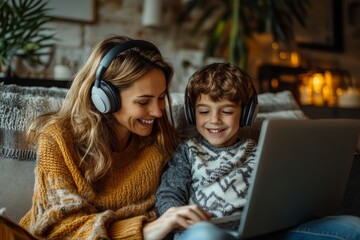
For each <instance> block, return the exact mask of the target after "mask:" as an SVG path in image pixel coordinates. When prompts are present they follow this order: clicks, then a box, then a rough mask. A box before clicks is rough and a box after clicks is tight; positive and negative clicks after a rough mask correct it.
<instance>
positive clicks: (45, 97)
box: [0, 83, 360, 222]
mask: <svg viewBox="0 0 360 240" xmlns="http://www.w3.org/2000/svg"><path fill="white" fill-rule="evenodd" d="M66 93H67V89H66V88H58V87H39V86H18V85H14V84H9V85H5V84H1V83H0V214H1V213H3V214H4V215H5V216H7V217H8V218H10V219H11V220H13V221H15V222H18V221H19V220H20V218H21V217H22V216H23V215H24V214H25V213H26V212H27V211H28V210H29V208H30V206H31V200H32V193H33V187H34V167H35V165H36V152H35V149H33V147H32V146H30V145H29V144H27V142H26V138H25V132H26V129H27V127H28V126H29V124H30V123H31V120H32V119H34V118H35V117H36V116H38V115H40V114H43V113H46V112H49V111H55V110H57V109H59V108H60V107H61V104H62V102H63V100H64V98H65V96H66ZM258 102H259V112H258V114H257V117H256V120H255V123H254V124H253V125H252V126H250V127H244V128H242V129H241V130H240V131H239V135H241V136H244V137H249V138H253V139H254V140H256V141H257V140H258V137H259V133H260V130H261V124H262V121H263V120H264V119H283V118H287V119H305V118H307V116H306V115H305V114H304V113H303V111H301V109H300V107H299V105H298V104H297V102H296V101H295V99H294V97H293V95H292V94H291V92H289V91H282V92H279V93H262V94H259V95H258ZM183 104H184V95H183V94H182V93H171V105H172V108H173V117H174V125H175V127H176V128H177V130H178V131H179V133H180V134H182V135H185V136H188V137H190V136H194V134H196V130H195V127H194V126H191V125H188V124H187V122H186V119H185V115H184V107H183ZM339 214H351V215H357V216H360V157H359V154H355V155H354V163H353V167H352V171H351V175H350V177H349V181H348V187H347V189H346V192H345V194H344V199H343V204H342V206H341V209H339Z"/></svg>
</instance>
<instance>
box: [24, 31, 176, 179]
mask: <svg viewBox="0 0 360 240" xmlns="http://www.w3.org/2000/svg"><path fill="white" fill-rule="evenodd" d="M130 40H132V39H130V38H128V37H125V36H114V35H112V36H109V37H108V38H106V39H105V40H103V41H102V42H100V43H99V44H98V45H97V46H95V48H94V50H93V52H92V54H91V55H90V57H89V59H88V60H87V62H86V63H85V65H84V66H83V67H82V68H81V69H80V70H79V71H78V73H77V74H76V75H75V77H74V80H73V82H72V85H71V87H70V89H69V91H68V93H67V96H66V98H65V100H64V103H63V105H62V107H61V109H60V110H59V111H58V112H55V113H49V114H45V115H43V116H41V117H39V118H37V119H36V120H35V121H34V122H33V123H32V125H31V127H30V129H29V131H28V138H29V140H30V141H31V142H32V143H33V144H35V145H36V143H37V142H38V139H39V135H40V134H41V133H42V132H43V131H44V130H45V128H47V127H48V126H49V125H52V124H59V125H60V126H66V127H64V128H63V131H70V132H71V134H72V135H73V136H74V138H75V139H74V141H75V146H74V147H75V148H76V153H77V155H78V157H79V159H80V160H81V166H82V169H83V171H84V175H85V177H86V179H87V181H88V182H90V183H92V184H93V183H96V182H97V180H99V179H100V178H101V177H103V176H104V175H105V174H106V173H107V172H108V170H109V169H110V167H111V164H112V161H113V159H112V151H116V149H118V146H119V145H120V146H125V145H126V144H128V143H121V142H119V140H118V138H117V137H116V135H115V134H114V131H113V127H112V122H115V121H116V120H115V118H114V117H113V115H112V114H111V113H109V114H102V113H100V112H99V111H98V110H97V109H96V108H95V106H94V104H93V103H92V100H91V89H92V86H93V84H94V81H95V77H96V70H97V68H98V66H99V63H100V61H101V59H102V58H103V57H104V55H105V54H106V53H107V52H108V51H109V50H110V49H111V48H112V47H114V46H115V45H118V44H121V43H123V42H126V41H130ZM153 68H159V69H161V70H162V71H163V72H164V73H165V77H166V85H167V94H166V95H167V102H168V105H169V106H168V109H169V110H170V111H169V113H170V116H168V115H167V112H166V111H165V110H164V111H163V117H161V118H159V119H157V120H156V121H155V124H154V127H153V130H152V133H151V134H150V135H149V136H147V137H140V136H138V135H136V134H134V133H131V136H130V139H131V141H132V143H135V144H136V146H138V148H139V151H140V150H141V148H143V147H145V146H148V145H149V144H153V143H154V142H155V144H156V145H157V146H158V148H159V149H160V152H161V154H162V155H163V157H164V159H165V160H168V159H169V158H170V157H171V156H172V154H173V153H174V151H175V149H176V147H177V145H178V143H179V138H178V135H177V134H176V131H175V129H174V127H173V126H174V124H173V118H172V114H171V105H170V103H171V102H170V96H169V85H170V81H171V79H172V77H173V68H172V66H171V65H170V63H168V62H167V61H165V60H164V59H163V57H162V55H161V53H160V52H159V51H157V50H156V49H149V48H142V47H141V46H139V47H134V48H131V49H129V50H126V51H124V52H122V53H120V54H119V55H118V56H117V57H116V58H115V59H114V60H113V61H112V63H111V64H110V66H109V67H108V69H107V70H106V71H105V73H104V74H103V79H106V81H108V82H110V83H111V84H113V85H114V86H115V87H116V88H118V89H119V92H120V93H121V91H122V90H123V89H126V88H129V87H130V86H131V85H132V84H133V83H134V82H135V81H136V80H137V79H139V78H141V77H142V76H143V75H145V74H146V73H147V72H149V71H150V70H151V69H153ZM68 126H69V127H68Z"/></svg>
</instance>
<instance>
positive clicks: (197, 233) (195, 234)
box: [180, 215, 360, 240]
mask: <svg viewBox="0 0 360 240" xmlns="http://www.w3.org/2000/svg"><path fill="white" fill-rule="evenodd" d="M224 239H226V240H235V239H238V238H237V237H236V236H234V235H233V234H231V233H230V232H227V231H226V230H224V229H222V228H219V227H217V226H215V225H214V224H212V223H208V222H200V223H196V224H194V225H193V226H192V227H190V228H188V229H187V230H186V231H184V233H183V234H182V235H181V236H180V240H224ZM254 239H257V240H260V239H261V240H265V239H287V240H288V239H290V240H313V239H317V240H319V239H321V240H325V239H327V240H332V239H334V240H335V239H336V240H345V239H346V240H349V239H354V240H356V239H360V218H358V217H355V216H349V215H342V216H330V217H325V218H322V219H319V220H313V221H309V222H306V223H304V224H301V225H299V226H297V227H294V228H291V229H289V230H284V231H280V232H277V233H272V234H268V235H264V236H261V237H257V238H254Z"/></svg>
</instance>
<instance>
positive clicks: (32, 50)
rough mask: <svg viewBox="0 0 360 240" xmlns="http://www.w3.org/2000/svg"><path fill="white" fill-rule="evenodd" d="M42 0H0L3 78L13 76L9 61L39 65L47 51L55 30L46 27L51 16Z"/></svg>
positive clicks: (11, 62)
mask: <svg viewBox="0 0 360 240" xmlns="http://www.w3.org/2000/svg"><path fill="white" fill-rule="evenodd" d="M48 11H49V8H47V1H44V0H0V39H1V41H0V67H1V72H2V73H3V75H4V76H6V77H12V76H14V68H13V60H14V58H15V57H18V58H20V59H22V60H25V61H27V62H28V63H29V64H30V65H32V66H36V65H42V64H44V62H43V61H42V57H43V56H47V55H49V54H51V50H52V48H53V46H54V42H53V41H54V39H55V33H54V32H53V30H52V29H50V28H49V27H47V23H49V22H50V21H51V17H50V16H49V15H48V14H47V13H48Z"/></svg>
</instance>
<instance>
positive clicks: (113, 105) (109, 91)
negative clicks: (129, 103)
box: [91, 80, 120, 113]
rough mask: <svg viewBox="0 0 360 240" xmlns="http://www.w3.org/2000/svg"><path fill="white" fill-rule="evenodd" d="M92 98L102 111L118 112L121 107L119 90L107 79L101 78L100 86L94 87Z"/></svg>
mask: <svg viewBox="0 0 360 240" xmlns="http://www.w3.org/2000/svg"><path fill="white" fill-rule="evenodd" d="M91 99H92V102H93V103H94V105H95V107H96V109H97V110H99V112H101V113H109V112H116V111H118V110H119V108H120V98H119V90H118V89H117V88H116V87H115V86H114V85H112V84H111V83H109V82H107V81H105V80H100V85H99V87H96V86H95V85H94V86H93V87H92V89H91Z"/></svg>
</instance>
